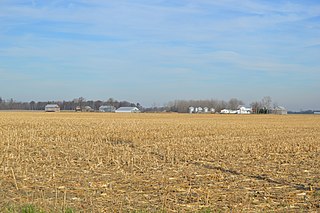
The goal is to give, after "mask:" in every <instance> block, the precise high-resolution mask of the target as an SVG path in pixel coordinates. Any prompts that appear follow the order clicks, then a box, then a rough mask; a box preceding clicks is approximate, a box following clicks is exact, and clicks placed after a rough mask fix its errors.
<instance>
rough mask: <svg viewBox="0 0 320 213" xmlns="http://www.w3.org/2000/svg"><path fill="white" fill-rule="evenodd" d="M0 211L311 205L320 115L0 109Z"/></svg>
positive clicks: (315, 198) (319, 197)
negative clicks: (24, 207)
mask: <svg viewBox="0 0 320 213" xmlns="http://www.w3.org/2000/svg"><path fill="white" fill-rule="evenodd" d="M0 139H1V140H0V150H1V155H0V187H1V190H0V210H1V209H2V210H3V209H4V208H6V206H10V205H14V206H16V205H24V204H32V205H35V206H37V207H39V208H41V209H43V210H46V211H61V210H63V209H66V208H72V209H75V210H78V211H84V212H110V211H134V210H143V211H168V212H181V211H189V212H190V211H191V212H192V211H199V210H201V209H211V210H213V211H216V210H219V211H223V212H224V211H230V210H232V211H236V212H238V211H244V212H256V211H273V210H276V211H300V210H306V211H310V212H316V211H319V209H320V206H319V205H320V192H319V191H320V116H312V115H310V116H302V115H301V116H300V115H293V116H290V115H288V116H275V115H249V116H247V115H245V116H241V115H240V116H239V115H238V116H234V115H230V116H229V115H187V114H185V115H183V114H127V115H123V114H108V113H106V114H104V113H63V112H62V113H47V114H46V113H40V112H1V113H0Z"/></svg>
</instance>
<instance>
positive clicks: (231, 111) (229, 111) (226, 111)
mask: <svg viewBox="0 0 320 213" xmlns="http://www.w3.org/2000/svg"><path fill="white" fill-rule="evenodd" d="M237 113H238V111H237V110H231V109H223V110H221V111H220V114H237Z"/></svg>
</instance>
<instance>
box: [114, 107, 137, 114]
mask: <svg viewBox="0 0 320 213" xmlns="http://www.w3.org/2000/svg"><path fill="white" fill-rule="evenodd" d="M116 112H117V113H137V112H140V110H139V109H138V108H137V107H120V108H118V109H117V110H116Z"/></svg>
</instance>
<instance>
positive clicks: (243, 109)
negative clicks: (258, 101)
mask: <svg viewBox="0 0 320 213" xmlns="http://www.w3.org/2000/svg"><path fill="white" fill-rule="evenodd" d="M251 113H252V108H247V107H244V106H239V107H238V110H237V114H251Z"/></svg>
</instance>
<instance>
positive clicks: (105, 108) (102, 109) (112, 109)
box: [99, 105, 116, 112]
mask: <svg viewBox="0 0 320 213" xmlns="http://www.w3.org/2000/svg"><path fill="white" fill-rule="evenodd" d="M115 111H116V108H115V107H114V106H108V105H107V106H100V107H99V112H115Z"/></svg>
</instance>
